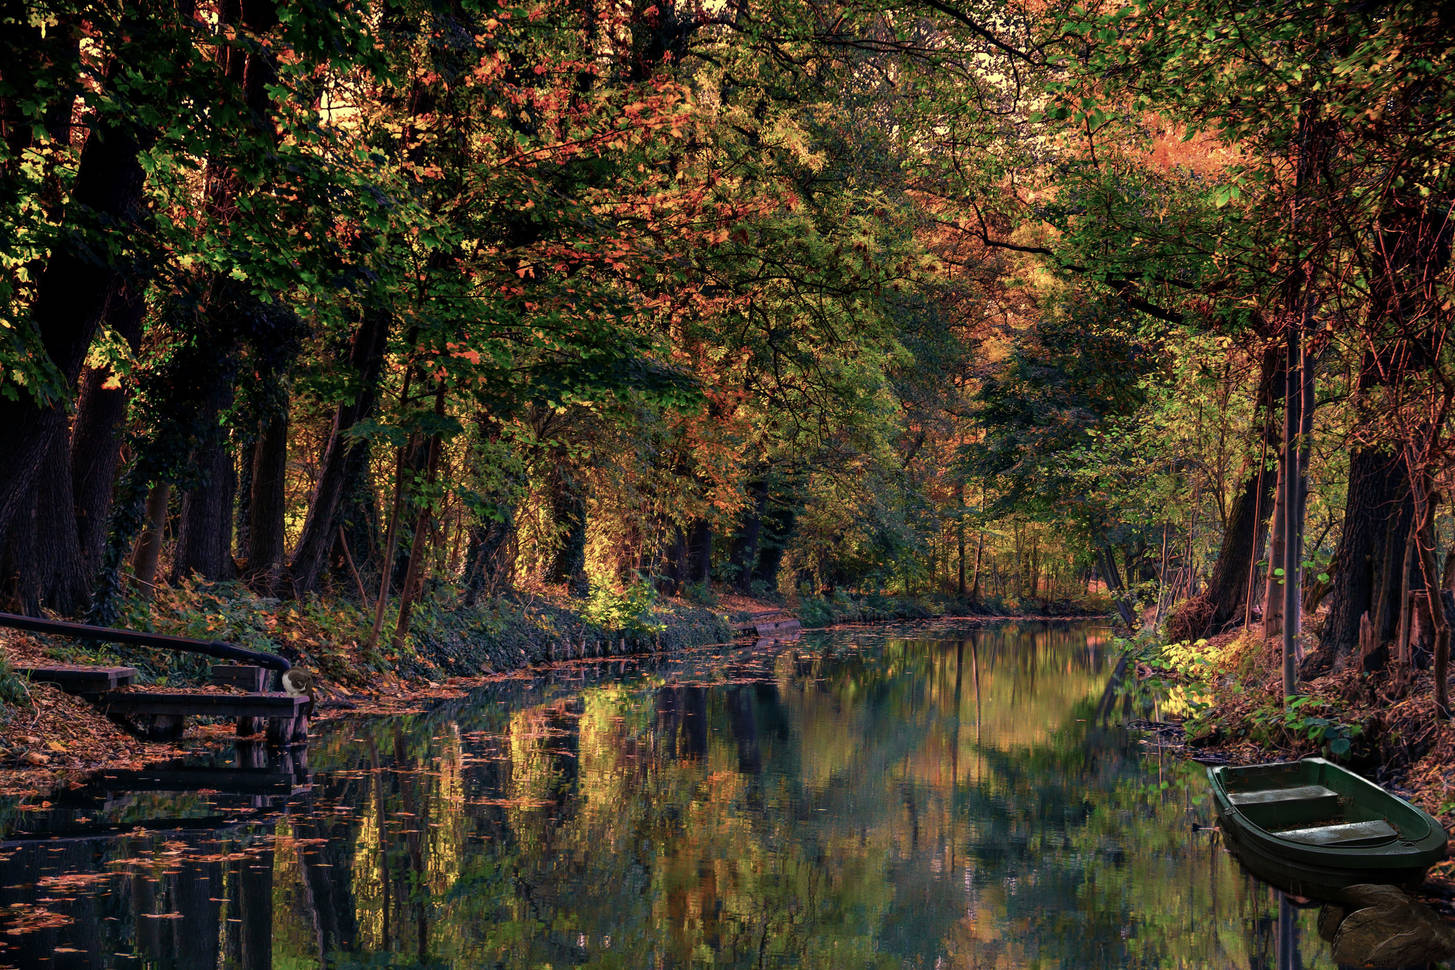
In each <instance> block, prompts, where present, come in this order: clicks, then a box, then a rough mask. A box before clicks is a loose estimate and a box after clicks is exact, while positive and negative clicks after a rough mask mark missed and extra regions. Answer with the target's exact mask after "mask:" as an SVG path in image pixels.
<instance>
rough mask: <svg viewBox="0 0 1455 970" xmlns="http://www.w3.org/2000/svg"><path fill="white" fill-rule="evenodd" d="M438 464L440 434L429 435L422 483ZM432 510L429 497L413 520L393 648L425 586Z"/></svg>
mask: <svg viewBox="0 0 1455 970" xmlns="http://www.w3.org/2000/svg"><path fill="white" fill-rule="evenodd" d="M444 401H445V391H444V388H443V387H441V388H440V390H439V393H438V395H437V396H436V413H437V414H443V413H444ZM439 465H440V438H439V435H432V436H431V437H430V439H429V445H428V455H427V457H426V459H425V472H424V477H425V483H426V488H427V490H432V489H429V486H433V485H434V483H435V478H436V477H437V475H438V474H439ZM432 512H433V508H432V507H431V505H430V503H429V501H424V502H422V503H421V504H420V509H419V515H418V516H417V517H416V518H415V522H414V541H413V542H411V543H410V548H409V566H408V568H407V569H406V570H405V572H404V582H403V583H402V584H401V585H400V587H399V619H398V622H397V623H395V625H394V638H393V641H392V643H393V645H394V649H395V650H398V649H400V648H401V647H403V646H404V638H405V637H406V636H407V635H408V634H409V618H410V616H411V615H412V614H413V612H414V604H415V601H416V600H418V599H419V594H420V590H421V589H422V588H423V586H424V572H425V567H424V557H425V547H426V546H428V545H429V535H430V528H429V527H430V518H431V514H432Z"/></svg>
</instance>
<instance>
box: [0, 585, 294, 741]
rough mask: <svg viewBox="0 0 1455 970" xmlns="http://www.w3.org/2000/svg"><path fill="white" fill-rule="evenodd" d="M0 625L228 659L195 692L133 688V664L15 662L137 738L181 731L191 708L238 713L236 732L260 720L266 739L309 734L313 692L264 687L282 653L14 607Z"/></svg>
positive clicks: (201, 712)
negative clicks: (96, 709)
mask: <svg viewBox="0 0 1455 970" xmlns="http://www.w3.org/2000/svg"><path fill="white" fill-rule="evenodd" d="M0 627H8V628H10V629H15V630H26V631H29V632H32V633H44V634H54V635H60V636H68V637H75V638H77V639H81V640H90V641H95V642H101V643H126V644H134V645H136V646H142V647H150V648H153V649H158V650H173V651H182V652H187V653H197V654H202V655H204V656H209V657H216V658H218V659H221V660H226V661H232V662H230V663H221V664H216V665H214V666H213V668H212V681H213V684H215V685H217V687H216V688H214V689H211V690H207V689H203V690H197V691H179V690H171V691H167V690H139V689H137V688H135V687H133V686H131V685H132V684H133V682H134V681H135V680H136V670H135V669H134V668H132V667H101V666H88V665H82V664H32V665H28V666H17V667H16V668H15V669H16V671H17V672H18V673H20V674H22V675H24V676H27V677H29V678H30V679H31V680H32V681H34V682H35V683H44V684H53V685H55V686H56V687H58V688H60V689H61V690H63V691H65V692H66V693H69V694H74V695H76V696H77V697H82V698H84V699H86V700H88V701H90V702H92V703H94V704H96V705H97V706H98V707H100V708H101V710H103V711H104V712H106V714H107V716H109V717H111V718H112V719H113V720H115V721H116V722H117V723H119V724H121V725H122V726H124V727H126V728H128V729H129V730H131V731H133V732H135V733H137V734H140V735H142V736H143V737H147V738H153V739H158V740H163V739H165V740H171V739H175V738H177V737H180V736H181V734H182V729H183V727H184V721H185V718H186V717H187V715H189V714H191V715H198V716H203V717H230V718H236V719H237V731H238V735H239V736H240V737H252V736H253V735H255V734H259V733H261V732H262V730H263V728H264V726H265V725H266V728H267V735H268V741H269V743H271V744H276V745H287V744H293V743H295V742H303V741H307V740H308V714H309V712H310V711H311V710H312V709H313V700H312V698H310V697H307V696H301V695H297V694H292V693H279V692H277V691H274V690H271V689H270V688H271V687H272V686H273V680H272V678H273V677H274V676H275V672H284V671H288V670H290V669H292V664H291V663H290V662H289V661H288V660H287V658H285V657H281V656H278V655H277V654H271V653H265V652H263V651H260V650H248V649H244V648H243V647H237V646H233V645H232V644H229V643H222V642H220V641H210V640H209V641H204V640H194V639H190V638H188V637H177V636H171V635H168V634H161V633H146V632H143V631H139V630H118V629H112V628H109V627H98V626H90V625H88V624H85V623H71V622H69V621H66V620H49V619H45V618H43V617H33V616H20V615H17V614H14V613H0ZM285 683H286V682H285ZM221 688H228V689H226V690H224V689H221Z"/></svg>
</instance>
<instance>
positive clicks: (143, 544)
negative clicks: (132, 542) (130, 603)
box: [131, 482, 172, 597]
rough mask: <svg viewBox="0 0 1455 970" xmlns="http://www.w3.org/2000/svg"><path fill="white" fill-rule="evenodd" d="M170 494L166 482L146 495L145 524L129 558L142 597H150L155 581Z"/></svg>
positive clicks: (153, 487) (156, 486) (155, 486)
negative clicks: (134, 549) (139, 585)
mask: <svg viewBox="0 0 1455 970" xmlns="http://www.w3.org/2000/svg"><path fill="white" fill-rule="evenodd" d="M171 493H172V487H171V485H170V484H168V483H167V482H158V483H157V484H155V485H153V486H152V488H151V491H149V492H148V493H147V504H146V524H145V527H144V528H143V529H142V533H141V536H140V537H139V538H138V539H137V541H136V551H135V552H134V554H133V555H132V558H131V571H132V573H133V574H134V575H135V576H136V580H137V582H138V583H140V584H141V587H142V589H141V595H142V596H144V597H150V596H151V590H152V586H153V584H154V583H155V582H156V579H157V562H158V560H159V559H160V558H161V555H162V534H163V533H164V532H165V531H166V528H167V503H168V502H169V501H170V499H171Z"/></svg>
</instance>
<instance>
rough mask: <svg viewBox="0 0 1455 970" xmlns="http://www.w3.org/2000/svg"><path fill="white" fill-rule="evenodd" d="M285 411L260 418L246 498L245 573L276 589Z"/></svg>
mask: <svg viewBox="0 0 1455 970" xmlns="http://www.w3.org/2000/svg"><path fill="white" fill-rule="evenodd" d="M287 477H288V411H287V408H286V405H285V406H284V407H283V409H282V410H280V411H277V412H275V413H273V414H271V415H269V416H267V417H265V418H264V419H263V422H262V428H261V430H260V432H259V434H258V440H257V441H256V442H255V443H254V445H253V454H252V476H251V482H250V485H251V495H250V497H249V500H248V542H247V560H248V576H249V578H250V579H251V580H252V581H253V582H254V583H256V584H258V585H259V587H260V588H262V589H265V590H267V591H269V592H273V591H276V588H277V580H278V573H279V571H280V569H281V567H282V565H283V554H284V548H283V517H284V515H285V514H286V512H287V488H286V485H287Z"/></svg>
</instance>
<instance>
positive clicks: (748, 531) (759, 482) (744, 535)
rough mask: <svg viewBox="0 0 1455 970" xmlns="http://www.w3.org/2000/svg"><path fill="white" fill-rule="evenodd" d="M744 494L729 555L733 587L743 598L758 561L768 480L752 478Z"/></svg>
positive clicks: (763, 477)
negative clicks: (745, 495)
mask: <svg viewBox="0 0 1455 970" xmlns="http://www.w3.org/2000/svg"><path fill="white" fill-rule="evenodd" d="M747 493H748V507H747V508H746V509H745V510H744V511H743V515H742V518H741V519H740V520H739V523H738V531H737V535H735V536H734V537H733V543H732V553H731V554H730V556H729V562H731V564H732V567H731V568H732V583H733V588H734V589H736V590H737V591H738V592H739V593H742V594H744V595H746V594H747V593H749V592H751V591H752V587H753V567H754V565H756V563H757V561H758V544H759V543H760V542H761V541H762V536H763V515H764V513H765V512H766V511H767V507H768V479H767V477H766V476H765V475H755V476H754V477H753V478H751V479H749V480H748V484H747Z"/></svg>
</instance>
